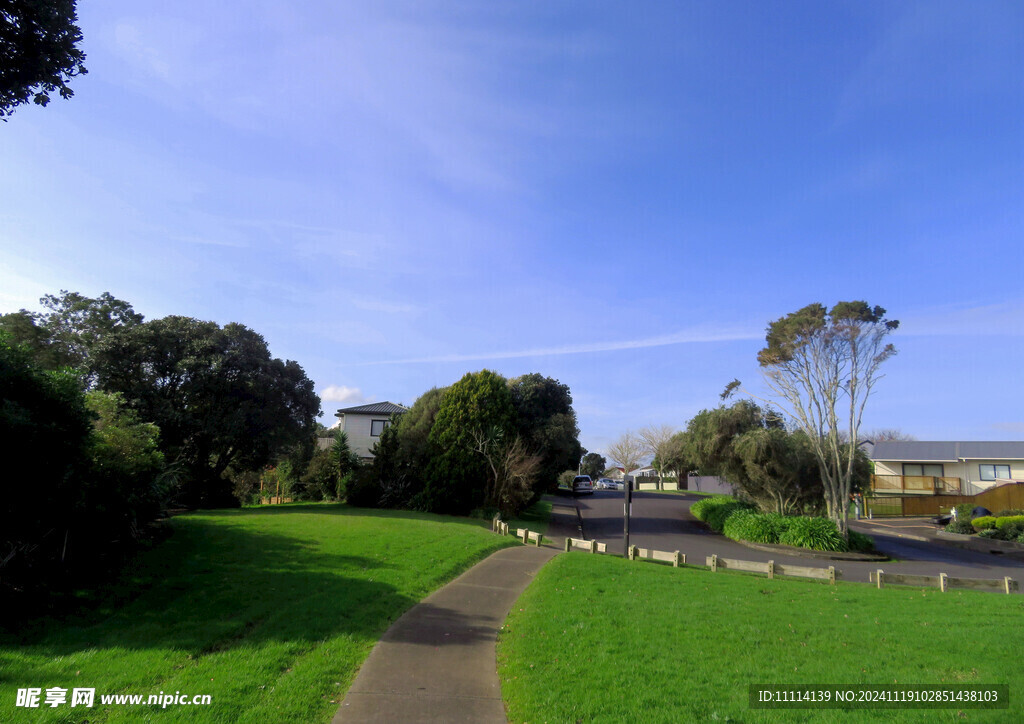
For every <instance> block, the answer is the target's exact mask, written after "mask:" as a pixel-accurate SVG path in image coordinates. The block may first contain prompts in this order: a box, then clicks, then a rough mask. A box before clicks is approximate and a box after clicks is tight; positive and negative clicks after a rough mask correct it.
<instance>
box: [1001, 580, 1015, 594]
mask: <svg viewBox="0 0 1024 724" xmlns="http://www.w3.org/2000/svg"><path fill="white" fill-rule="evenodd" d="M1012 584H1013V579H1012V578H1010V577H1009V576H1003V588H1004V589H1005V590H1006V592H1007V593H1009V592H1010V591H1011V590H1012V588H1013V585H1012Z"/></svg>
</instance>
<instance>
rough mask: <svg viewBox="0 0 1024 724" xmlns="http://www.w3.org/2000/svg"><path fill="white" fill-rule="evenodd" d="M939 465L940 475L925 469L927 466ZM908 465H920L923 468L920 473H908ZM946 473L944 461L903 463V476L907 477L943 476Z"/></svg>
mask: <svg viewBox="0 0 1024 724" xmlns="http://www.w3.org/2000/svg"><path fill="white" fill-rule="evenodd" d="M932 466H934V467H937V468H938V469H939V474H938V475H929V474H928V473H926V472H925V471H924V469H925V468H926V467H932ZM908 467H918V468H920V469H921V472H919V473H908V472H907V468H908ZM945 475H946V469H945V468H944V467H943V464H942V463H903V477H905V478H926V477H927V478H942V477H945Z"/></svg>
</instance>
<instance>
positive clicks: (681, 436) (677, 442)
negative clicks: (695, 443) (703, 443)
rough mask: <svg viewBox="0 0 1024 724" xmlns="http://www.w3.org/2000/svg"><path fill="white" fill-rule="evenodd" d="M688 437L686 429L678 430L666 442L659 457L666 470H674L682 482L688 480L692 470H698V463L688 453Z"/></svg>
mask: <svg viewBox="0 0 1024 724" xmlns="http://www.w3.org/2000/svg"><path fill="white" fill-rule="evenodd" d="M688 445H689V442H688V438H687V434H686V431H685V430H684V431H681V432H677V433H675V434H674V435H672V437H670V438H669V439H668V442H667V443H665V447H664V450H663V452H662V454H661V455H660V456H659V457H658V459H659V461H660V462H661V464H662V465H664V466H665V469H666V470H674V471H675V472H676V475H678V476H679V482H680V484H683V483H685V482H686V478H687V476H688V475H689V473H690V471H691V470H696V469H697V465H696V463H694V462H693V461H692V460H691V459H690V457H689V455H688V452H687V451H688Z"/></svg>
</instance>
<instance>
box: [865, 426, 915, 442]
mask: <svg viewBox="0 0 1024 724" xmlns="http://www.w3.org/2000/svg"><path fill="white" fill-rule="evenodd" d="M862 439H864V440H870V441H871V442H899V441H905V440H916V439H917V438H916V437H914V436H913V435H911V434H910V433H906V432H903V431H902V430H899V429H896V428H881V429H877V430H869V431H868V432H867V433H865V434H864V437H863V438H862Z"/></svg>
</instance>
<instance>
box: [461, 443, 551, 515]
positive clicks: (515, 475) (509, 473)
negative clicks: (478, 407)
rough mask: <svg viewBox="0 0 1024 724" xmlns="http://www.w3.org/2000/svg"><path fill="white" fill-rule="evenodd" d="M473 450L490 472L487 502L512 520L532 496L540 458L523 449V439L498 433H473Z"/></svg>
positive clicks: (524, 445) (540, 461)
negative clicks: (481, 458) (485, 463)
mask: <svg viewBox="0 0 1024 724" xmlns="http://www.w3.org/2000/svg"><path fill="white" fill-rule="evenodd" d="M472 450H473V452H475V453H478V454H480V455H482V456H483V458H484V460H485V461H486V462H487V467H488V468H489V470H490V475H489V476H488V478H489V479H488V481H487V487H486V500H487V502H488V504H489V505H493V506H494V507H496V508H497V509H498V510H499V511H501V514H502V515H503V516H508V517H512V516H514V515H516V514H517V513H518V512H519V511H521V510H522V509H523V506H525V505H526V503H527V502H529V500H530V497H531V496H532V495H533V481H534V478H535V477H536V476H537V472H538V471H539V470H540V466H541V463H542V458H541V456H540V455H537V454H534V453H531V452H530V451H529V450H527V449H526V444H525V443H523V439H522V438H521V437H519V436H518V435H516V436H515V437H511V438H510V437H509V436H507V435H505V434H504V433H503V432H502V431H501V430H500V429H497V428H492V429H490V430H486V431H484V430H474V431H473V433H472Z"/></svg>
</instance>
